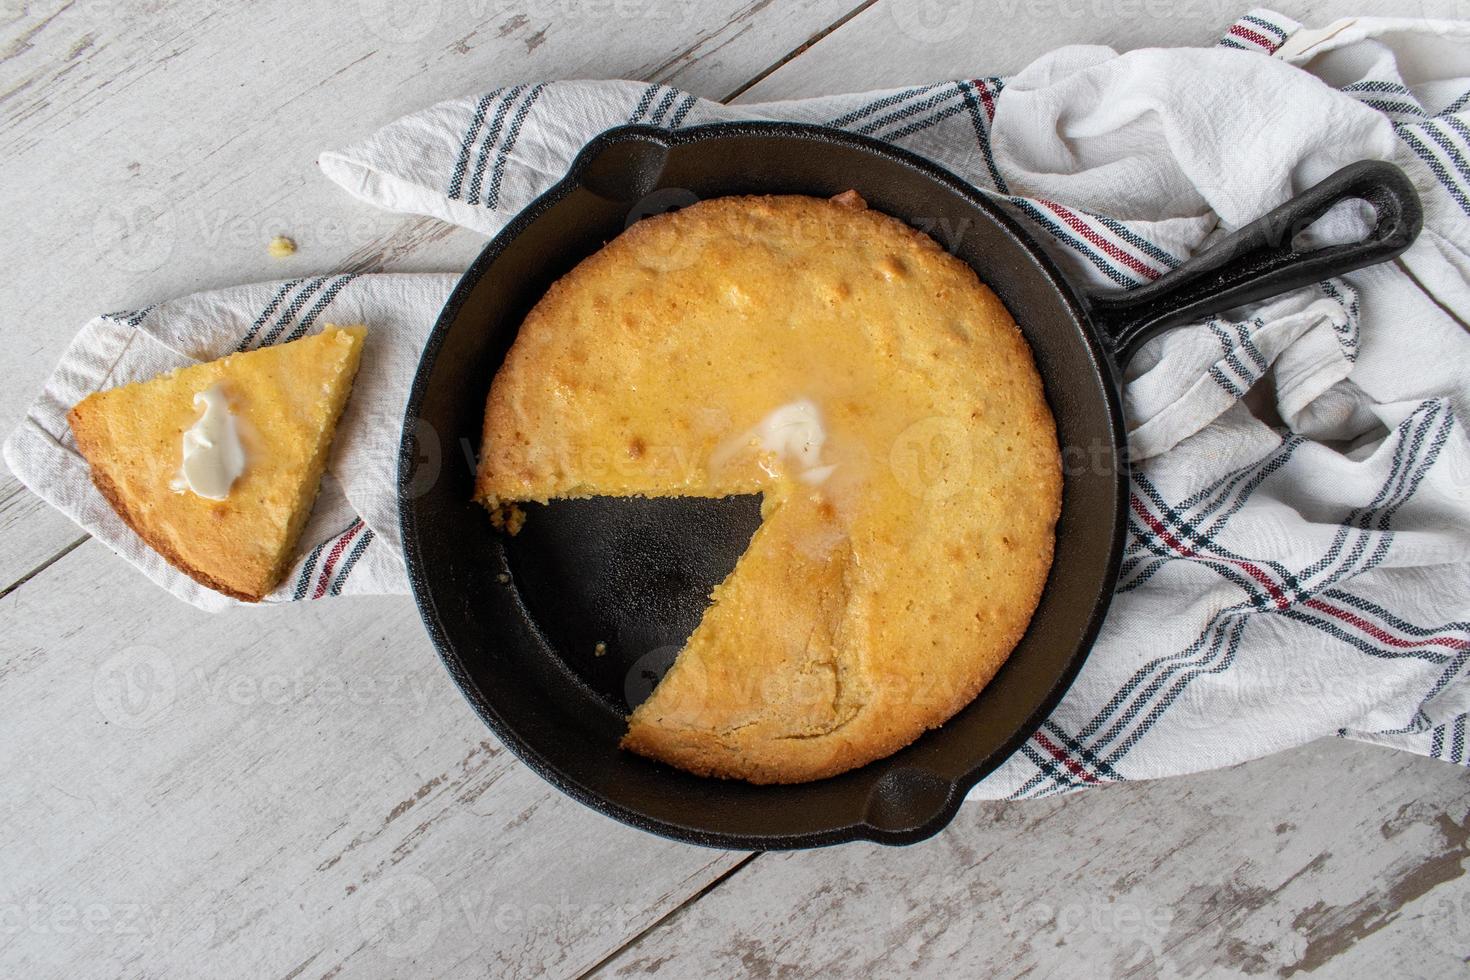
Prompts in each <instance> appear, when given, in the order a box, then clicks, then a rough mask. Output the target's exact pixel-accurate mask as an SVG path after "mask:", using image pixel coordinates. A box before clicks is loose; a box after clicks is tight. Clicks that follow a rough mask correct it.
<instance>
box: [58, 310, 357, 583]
mask: <svg viewBox="0 0 1470 980" xmlns="http://www.w3.org/2000/svg"><path fill="white" fill-rule="evenodd" d="M365 333H366V329H365V328H364V327H361V326H353V327H337V326H332V325H328V326H327V327H326V328H325V329H324V330H323V331H322V332H321V333H319V334H315V335H313V336H310V337H303V338H301V339H300V340H294V341H291V342H290V343H286V344H280V345H278V346H274V347H262V348H260V349H258V350H252V351H246V352H244V353H240V354H231V355H229V356H228V357H224V358H221V359H220V360H217V361H211V362H209V363H207V364H198V365H195V366H192V367H187V368H180V369H179V370H176V371H171V372H169V373H168V374H165V375H162V376H160V377H157V378H154V379H152V380H151V381H144V382H140V383H138V384H130V385H124V386H123V387H120V388H112V389H109V390H107V391H99V392H97V393H95V394H92V395H89V396H87V397H86V398H85V399H83V400H82V401H81V402H79V403H78V404H77V405H76V407H74V408H73V409H72V410H71V412H70V414H69V415H68V419H69V421H70V423H71V430H72V433H73V435H75V437H76V441H77V448H78V449H79V450H81V453H82V456H83V457H85V458H86V460H87V463H88V464H89V466H90V467H91V471H92V482H93V483H94V484H95V485H96V487H97V489H98V490H99V491H101V493H102V495H103V496H104V497H106V498H107V501H108V503H110V504H111V505H112V508H113V510H115V511H117V514H118V516H119V517H121V518H122V519H123V520H124V521H126V522H127V523H128V525H129V526H130V527H131V528H132V529H133V530H134V531H136V532H137V534H138V536H139V537H141V538H142V539H143V540H144V541H145V542H147V543H148V545H149V546H150V547H152V548H153V549H154V550H155V551H157V552H158V553H159V554H160V555H162V556H163V557H164V558H165V559H167V560H168V561H169V563H170V564H172V565H173V566H174V567H176V568H178V569H179V570H180V571H182V572H184V573H185V574H187V575H189V576H190V577H191V578H193V579H194V580H195V581H197V582H199V583H200V584H202V585H205V586H207V587H209V588H211V589H214V590H215V591H217V592H222V593H224V594H225V595H228V596H233V597H234V598H236V599H243V600H246V601H251V602H256V601H259V600H260V599H261V598H263V597H264V596H265V595H266V594H268V593H269V592H270V591H271V590H272V589H273V588H275V586H276V584H277V583H279V582H280V580H281V578H282V576H284V575H285V573H286V570H287V569H288V568H289V567H290V565H291V562H292V557H293V549H294V548H295V546H296V540H297V538H298V537H299V536H300V534H301V529H302V527H304V526H305V524H306V519H307V516H308V515H309V514H310V513H311V506H312V503H313V501H314V500H315V499H316V494H317V489H318V487H319V486H320V484H321V478H322V471H323V469H324V468H325V467H326V464H327V451H328V449H329V448H330V446H331V444H332V435H333V432H334V430H335V429H336V425H337V419H338V417H339V416H340V415H341V414H342V408H343V406H344V405H346V403H347V396H348V394H349V393H350V392H351V390H352V379H353V377H354V376H355V375H356V373H357V365H358V359H359V357H360V355H361V353H362V342H363V336H364V334H365ZM202 392H217V393H219V394H220V395H221V396H222V398H223V402H224V403H225V405H226V406H227V408H228V411H229V412H230V413H231V415H232V417H233V423H234V425H235V428H236V432H237V433H238V442H239V444H240V446H241V448H243V468H242V469H241V470H240V471H239V474H238V476H236V477H234V479H233V480H232V481H231V482H230V484H229V486H228V492H227V493H225V494H224V495H223V497H224V499H221V500H214V499H208V498H206V497H203V496H200V495H198V494H197V493H194V492H191V491H190V490H189V489H187V488H185V487H181V486H180V485H179V482H178V481H179V479H180V476H179V474H180V456H181V443H182V440H183V438H184V433H185V432H186V430H189V429H191V428H192V427H195V426H196V425H197V423H198V422H199V420H200V409H199V407H196V404H195V396H196V395H199V394H200V393H202Z"/></svg>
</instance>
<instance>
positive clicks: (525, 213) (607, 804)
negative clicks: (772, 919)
mask: <svg viewBox="0 0 1470 980" xmlns="http://www.w3.org/2000/svg"><path fill="white" fill-rule="evenodd" d="M722 136H756V137H767V138H769V137H775V138H778V139H799V140H808V141H813V142H820V143H829V144H832V143H835V144H842V145H845V146H848V147H851V148H853V149H856V150H859V151H862V152H865V153H870V154H874V155H877V156H880V157H884V158H886V159H888V160H891V161H893V162H897V163H899V164H901V165H903V166H905V167H908V168H909V169H912V170H916V171H919V172H920V173H921V174H923V175H924V176H927V177H929V178H931V179H933V180H935V181H937V182H939V183H940V184H943V185H945V186H946V187H948V188H949V189H950V190H952V191H953V192H954V193H956V194H958V195H959V196H960V197H961V198H963V199H964V200H965V201H966V202H967V203H968V204H969V205H970V206H971V207H973V208H975V209H976V210H978V211H980V212H981V213H982V214H983V216H984V217H985V218H987V219H988V220H990V221H992V222H994V223H995V224H996V225H997V226H999V228H1000V230H1001V231H1002V232H1003V233H1004V234H1005V235H1006V237H1008V238H1009V239H1010V241H1011V243H1012V244H1013V245H1014V246H1015V247H1017V248H1019V249H1021V250H1022V252H1024V253H1025V254H1026V255H1027V256H1028V257H1029V258H1030V259H1031V260H1032V261H1034V262H1035V263H1036V265H1037V266H1039V267H1040V270H1041V272H1042V273H1043V275H1044V276H1045V277H1046V278H1047V280H1048V282H1049V284H1050V285H1051V287H1052V288H1053V289H1055V290H1056V292H1057V293H1058V294H1059V296H1060V298H1061V300H1062V301H1063V303H1064V305H1065V306H1066V307H1067V309H1068V310H1069V311H1070V313H1071V314H1072V319H1073V321H1074V323H1075V325H1076V331H1075V334H1076V335H1077V337H1078V339H1079V340H1080V341H1081V342H1082V344H1083V346H1084V348H1085V352H1086V353H1087V355H1088V358H1089V360H1090V361H1091V363H1092V364H1093V366H1094V370H1095V372H1096V374H1097V375H1098V381H1099V387H1100V388H1101V389H1102V394H1103V400H1104V402H1105V403H1106V405H1107V416H1108V417H1107V419H1106V420H1105V421H1106V423H1107V426H1108V430H1109V432H1110V433H1111V435H1112V450H1113V467H1112V468H1113V471H1114V473H1115V486H1114V491H1115V500H1116V503H1115V506H1114V508H1113V514H1112V515H1111V516H1112V522H1113V529H1112V535H1111V539H1110V541H1109V546H1108V553H1107V556H1106V560H1105V562H1104V563H1103V568H1102V571H1103V573H1104V579H1103V581H1104V583H1105V591H1103V592H1101V593H1100V594H1099V595H1098V596H1097V597H1095V598H1094V600H1093V608H1092V612H1091V613H1090V614H1089V616H1088V618H1087V622H1086V626H1085V628H1084V629H1083V631H1082V633H1081V635H1080V638H1079V640H1078V642H1077V644H1076V648H1075V649H1074V650H1073V651H1072V653H1071V655H1070V656H1069V657H1068V659H1067V661H1066V664H1065V666H1064V668H1063V670H1062V671H1061V672H1060V673H1058V674H1057V675H1056V677H1055V679H1054V680H1052V681H1051V683H1050V688H1049V690H1048V693H1047V695H1046V696H1045V697H1044V698H1043V699H1042V700H1041V702H1040V703H1039V704H1038V706H1037V707H1036V709H1035V710H1034V711H1032V712H1031V713H1030V714H1029V715H1028V716H1027V718H1026V720H1025V721H1024V723H1023V724H1022V725H1021V726H1020V727H1018V728H1017V730H1016V731H1015V733H1013V734H1012V735H1011V736H1010V738H1008V739H1007V740H1006V741H1004V742H1003V743H1001V745H1000V746H999V747H998V748H996V749H994V750H992V751H991V752H989V753H987V754H986V755H985V756H984V757H983V758H981V759H980V760H979V761H978V762H977V763H976V764H974V765H973V766H971V767H970V768H968V769H967V770H966V771H965V772H964V773H962V774H961V775H959V776H957V777H955V778H954V779H953V780H951V781H949V784H950V789H949V793H948V796H947V797H946V799H945V800H944V802H943V804H942V805H940V806H939V807H938V808H936V809H935V811H934V813H933V815H932V816H931V817H929V818H928V819H926V820H925V821H923V822H922V823H920V824H918V825H917V826H915V827H910V828H906V829H902V830H887V829H884V828H881V827H877V826H874V825H872V824H870V823H868V822H866V821H865V820H861V819H860V820H858V821H856V822H853V823H848V824H844V825H842V826H840V827H831V828H826V829H821V830H814V831H811V832H807V833H796V834H786V835H782V834H732V833H725V832H719V831H706V830H700V829H697V828H691V827H687V826H684V825H681V824H676V823H671V822H668V821H665V820H662V819H658V818H654V817H650V816H648V815H646V814H644V813H641V812H639V811H637V810H634V809H631V808H630V807H629V806H628V805H627V804H625V803H623V802H620V801H616V800H613V799H610V798H608V797H606V796H604V795H602V794H600V793H597V792H594V791H593V790H591V789H589V788H587V787H584V786H583V785H582V784H581V783H578V782H576V781H574V780H572V779H570V778H568V777H567V776H566V775H565V774H564V773H562V772H561V771H560V770H559V769H558V768H557V766H556V765H555V764H554V763H552V762H551V761H550V760H548V759H547V758H545V757H544V756H543V755H542V754H541V753H540V751H539V750H538V749H536V748H535V747H534V746H533V745H531V744H530V743H529V742H527V741H526V740H524V739H523V738H522V737H521V736H520V734H519V733H518V732H517V731H516V730H515V728H514V727H513V726H511V725H510V724H508V723H507V722H506V721H505V720H504V718H503V717H502V716H501V714H500V712H499V711H498V710H497V709H496V708H495V706H494V705H493V704H491V703H490V700H489V699H488V698H487V697H485V695H484V693H483V692H482V691H481V690H480V688H479V685H477V684H476V683H475V682H474V680H473V677H472V676H471V674H470V672H469V671H468V669H467V668H466V667H465V664H464V662H463V659H462V658H461V656H460V654H459V653H458V651H457V650H456V649H455V646H454V644H453V643H452V642H451V640H450V638H449V637H448V635H447V634H446V632H445V630H444V629H443V627H442V620H441V618H440V615H439V610H438V603H437V602H436V599H435V596H434V589H433V588H432V586H431V585H430V583H429V580H428V577H427V575H426V572H425V562H424V555H423V554H422V553H421V551H420V547H419V536H418V519H417V517H416V515H415V509H414V500H415V495H414V494H411V493H409V492H408V487H409V486H410V482H411V478H412V470H413V467H414V465H415V463H416V461H417V450H416V446H415V441H414V431H415V428H416V424H417V422H418V418H419V416H418V411H417V410H418V408H419V407H420V405H421V404H422V403H423V400H424V397H425V394H426V392H427V390H428V387H429V375H430V374H431V373H432V371H433V368H434V366H435V363H436V361H437V358H438V355H439V352H440V349H441V348H442V347H443V345H444V342H445V339H446V337H447V335H448V333H449V331H450V329H451V328H452V327H453V326H454V323H455V321H456V319H457V318H458V316H459V314H460V312H461V311H462V309H463V307H464V305H465V303H466V301H467V300H468V298H469V295H470V293H471V292H472V291H473V290H474V289H475V287H476V286H477V285H478V284H479V283H480V281H481V280H482V279H483V278H484V277H485V274H486V273H487V272H488V271H489V269H490V267H491V266H493V265H494V263H495V261H496V260H497V259H498V258H499V257H500V255H501V253H503V252H504V251H505V249H506V248H507V247H509V245H510V244H511V243H512V242H513V241H514V240H515V239H516V238H518V237H519V236H520V235H521V234H522V233H524V232H525V230H526V229H527V228H528V227H530V226H531V225H532V224H534V223H535V222H536V221H537V220H538V219H539V218H540V217H541V216H542V215H543V214H544V212H545V211H547V210H548V209H549V208H550V207H551V206H552V205H554V204H556V203H558V202H560V201H561V199H562V198H564V197H566V196H567V195H568V194H570V193H571V192H572V191H573V190H575V189H576V188H577V187H579V186H582V184H583V177H584V175H585V173H586V171H587V170H588V168H589V167H590V166H591V165H592V163H593V162H595V161H596V160H597V158H598V157H599V156H600V155H601V154H602V153H603V152H604V151H606V150H607V149H608V148H609V147H611V146H613V145H615V144H617V143H619V142H623V141H627V140H640V139H641V140H646V141H651V142H654V143H657V144H659V145H661V146H663V147H665V148H666V149H672V148H674V147H677V146H682V145H685V144H690V143H699V142H703V141H706V140H710V139H718V138H720V137H722ZM899 217H900V218H901V217H902V216H899ZM977 271H978V270H977ZM982 281H983V277H982ZM1039 371H1040V368H1039V367H1038V372H1039ZM1058 381H1059V379H1050V378H1048V377H1047V376H1046V375H1045V374H1043V375H1042V383H1043V387H1044V388H1051V387H1052V384H1054V383H1057V382H1058ZM1049 382H1050V383H1049ZM1048 402H1049V403H1051V402H1053V399H1051V398H1049V399H1048ZM397 470H398V472H397V484H398V485H397V493H396V496H397V504H398V527H399V535H400V538H401V542H402V548H403V559H404V566H405V570H406V571H407V574H408V578H409V584H410V589H411V591H412V593H413V597H414V604H415V606H416V607H417V609H418V612H419V617H420V619H421V620H422V621H423V623H424V628H425V631H426V632H427V633H428V634H429V639H430V641H431V642H432V643H433V645H434V649H435V652H436V654H437V655H438V657H439V660H440V662H441V663H442V664H443V665H444V667H445V669H446V670H447V671H448V673H449V675H450V677H451V678H452V679H453V680H454V683H455V686H456V687H458V688H459V691H460V695H461V696H462V697H464V699H465V700H466V701H467V702H468V703H469V706H470V708H471V709H472V710H473V711H474V712H475V714H476V715H477V716H478V717H479V718H480V720H481V721H482V722H483V723H484V724H485V725H486V726H487V727H488V728H489V729H490V730H491V731H492V732H493V733H494V734H495V736H496V737H497V738H499V739H500V740H501V742H502V743H504V744H505V746H506V747H507V748H509V749H510V750H511V751H512V752H513V753H514V754H515V756H516V757H517V758H518V759H520V760H521V761H522V762H524V763H525V764H526V765H527V766H529V767H530V768H531V769H532V770H533V771H535V772H536V774H537V775H539V776H540V777H541V778H542V779H545V780H546V781H547V782H549V783H551V784H552V785H553V786H555V787H556V788H557V789H559V790H561V791H562V792H563V793H565V794H567V795H568V796H570V797H572V798H573V799H575V800H576V801H578V802H579V803H581V804H583V805H584V806H587V807H589V808H591V809H593V810H596V811H597V812H599V813H602V814H604V815H606V816H610V817H612V818H614V819H616V820H618V821H620V822H621V823H624V824H627V825H629V826H632V827H636V828H638V829H640V830H643V831H647V832H649V833H652V834H656V835H658V836H660V837H664V838H666V839H670V840H676V841H680V842H683V843H692V844H699V845H703V846H707V847H718V848H722V849H725V850H793V849H800V848H812V847H824V846H828V845H832V844H840V843H846V842H850V841H858V840H866V841H871V842H873V843H877V844H885V845H890V846H897V845H906V844H913V843H917V842H919V841H921V840H925V839H927V838H929V837H932V836H934V835H935V834H937V833H938V832H939V831H941V830H943V829H944V828H945V827H946V826H947V825H948V824H949V823H950V821H952V820H953V819H954V817H955V815H956V814H957V813H958V812H959V808H960V806H961V805H962V804H963V803H964V801H965V798H966V796H967V794H968V793H969V791H970V790H971V789H973V788H974V787H975V786H976V784H978V783H979V782H980V781H981V780H982V779H984V778H985V777H986V776H988V775H989V774H990V773H992V772H994V771H995V770H996V769H998V768H999V767H1000V766H1001V765H1002V764H1003V763H1004V762H1005V761H1006V760H1007V759H1009V758H1010V757H1011V756H1013V755H1014V754H1015V753H1016V752H1017V751H1018V750H1019V749H1020V748H1021V746H1022V745H1023V744H1025V742H1026V741H1027V740H1028V739H1030V738H1031V736H1032V735H1033V734H1034V733H1035V732H1036V730H1037V729H1038V728H1039V727H1040V726H1041V724H1042V723H1043V722H1044V721H1045V720H1046V719H1047V717H1049V716H1050V715H1051V713H1052V711H1053V710H1055V708H1056V706H1057V705H1058V704H1059V703H1060V702H1061V700H1062V698H1063V697H1064V696H1065V695H1066V693H1067V691H1068V690H1070V689H1071V686H1072V684H1073V682H1074V681H1075V680H1076V678H1077V675H1078V673H1079V672H1080V671H1081V669H1082V665H1083V664H1084V663H1085V662H1086V660H1087V657H1088V656H1089V654H1090V653H1091V652H1092V648H1093V646H1094V644H1095V642H1096V640H1097V635H1098V633H1099V631H1100V630H1101V629H1102V624H1103V621H1104V619H1105V618H1106V616H1107V612H1108V609H1109V608H1110V606H1111V605H1112V599H1113V587H1114V585H1116V582H1117V577H1118V570H1119V567H1120V565H1121V562H1122V552H1123V544H1124V540H1125V537H1126V533H1125V532H1126V527H1127V501H1128V481H1129V472H1130V466H1129V457H1128V448H1127V436H1126V429H1125V428H1124V420H1123V411H1122V397H1121V394H1120V391H1119V370H1118V365H1117V363H1116V362H1115V361H1114V359H1113V355H1112V353H1111V351H1110V348H1109V346H1108V345H1107V344H1106V343H1105V342H1104V341H1103V339H1102V337H1101V335H1100V331H1099V328H1098V327H1097V325H1096V324H1094V322H1093V320H1092V317H1091V316H1090V315H1089V313H1088V307H1087V304H1086V303H1085V302H1084V300H1083V299H1082V297H1081V296H1080V295H1079V293H1078V290H1077V287H1076V286H1074V285H1073V284H1072V282H1071V281H1070V280H1069V279H1068V278H1067V277H1066V276H1065V275H1064V274H1063V273H1062V271H1061V269H1060V268H1059V267H1058V266H1057V264H1056V263H1055V262H1054V261H1053V260H1052V259H1051V257H1050V256H1049V255H1048V254H1047V253H1046V251H1045V250H1044V249H1043V248H1042V247H1041V245H1040V244H1039V242H1038V241H1037V239H1036V237H1035V236H1034V235H1033V234H1032V233H1031V232H1029V231H1027V230H1026V229H1025V228H1024V227H1023V226H1022V225H1021V224H1020V223H1019V222H1018V221H1017V220H1016V219H1015V218H1013V217H1012V216H1011V215H1010V214H1008V213H1006V212H1005V211H1004V210H1003V209H1002V208H1001V206H1000V205H999V204H997V203H996V202H995V201H993V200H991V199H990V198H988V197H986V196H985V195H984V194H983V193H982V192H981V191H980V190H979V189H978V188H977V187H975V186H974V185H973V184H971V183H969V182H968V181H965V180H963V179H962V178H960V177H959V176H957V175H956V174H954V173H953V172H951V171H950V170H948V169H946V168H945V167H942V166H940V165H939V164H936V163H934V162H933V161H930V160H928V159H926V158H924V157H921V156H919V155H917V154H915V153H912V152H911V151H908V150H905V149H903V148H901V147H897V146H893V145H891V144H888V143H884V142H882V141H880V140H877V139H874V138H872V137H868V136H863V135H860V134H856V133H850V132H847V131H846V130H840V129H834V128H832V127H828V126H822V125H818V124H813V123H801V122H784V121H764V120H756V121H732V122H716V123H706V124H701V125H698V126H690V127H688V128H685V129H680V130H667V129H664V128H662V127H658V126H649V125H637V124H635V125H624V126H615V127H612V128H609V129H606V130H604V131H602V132H601V133H599V134H598V135H596V136H594V137H593V138H592V139H591V140H589V141H588V142H587V143H586V144H585V145H583V147H582V149H581V150H579V151H578V153H577V155H576V157H575V158H573V160H572V162H571V164H570V165H569V167H568V168H567V172H566V173H565V175H563V176H562V177H561V178H560V179H559V180H557V181H556V182H555V183H554V184H552V185H551V186H550V187H548V188H547V189H546V190H545V191H543V192H542V193H541V194H540V195H538V196H537V197H536V198H535V199H534V200H532V201H531V202H530V203H529V204H527V205H526V206H525V207H524V208H522V209H521V210H520V211H519V212H518V213H517V214H516V215H515V217H513V218H512V219H511V220H510V221H509V222H507V223H506V225H505V226H504V227H503V228H502V229H501V230H500V231H499V232H497V233H496V234H495V235H494V237H492V238H491V239H490V241H488V242H487V243H486V244H485V246H484V248H482V249H481V251H480V253H479V255H477V256H476V257H475V260H474V261H473V262H471V263H470V265H469V267H468V268H467V269H466V270H465V271H464V273H463V274H462V275H461V276H460V278H459V281H458V282H457V283H456V284H455V286H454V289H453V290H452V291H451V293H450V294H449V298H448V299H447V300H445V303H444V306H443V308H442V309H441V310H440V313H439V316H438V318H437V319H436V320H435V321H434V326H433V327H432V328H431V330H430V331H429V335H428V337H427V339H426V340H425V342H424V346H423V350H422V353H421V354H420V356H419V362H418V365H417V367H416V368H415V371H414V378H413V383H412V385H411V386H410V388H409V393H408V399H407V402H406V404H405V407H404V417H403V424H402V430H401V435H400V440H399V452H398V466H397ZM1071 479H1075V477H1073V476H1068V475H1067V474H1066V470H1065V466H1064V467H1063V485H1064V488H1065V486H1066V483H1067V481H1069V480H1071ZM1097 479H1104V477H1102V476H1099V477H1097ZM1064 492H1065V490H1064ZM1059 527H1060V524H1059ZM1054 567H1055V566H1054ZM1051 587H1052V574H1051V573H1050V572H1049V573H1048V576H1047V583H1046V585H1045V587H1044V588H1043V593H1042V594H1043V595H1045V593H1046V590H1048V589H1050V588H1051ZM1033 621H1034V620H1033ZM1030 629H1031V627H1030V625H1029V624H1028V626H1027V632H1029V631H1030ZM1023 636H1024V635H1023ZM962 710H963V709H962ZM927 734H928V733H925V735H927ZM925 735H921V736H920V739H922V738H924V737H925ZM879 761H882V760H874V762H879ZM871 764H872V763H869V765H871ZM861 768H862V767H859V769H861Z"/></svg>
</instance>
